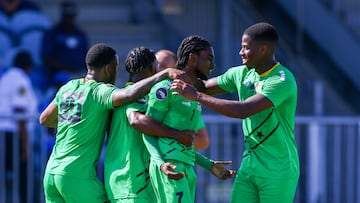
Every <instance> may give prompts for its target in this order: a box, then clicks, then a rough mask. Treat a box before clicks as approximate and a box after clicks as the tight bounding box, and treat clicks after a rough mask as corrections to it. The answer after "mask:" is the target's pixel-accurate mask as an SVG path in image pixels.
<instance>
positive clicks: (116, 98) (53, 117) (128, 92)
mask: <svg viewBox="0 0 360 203" xmlns="http://www.w3.org/2000/svg"><path fill="white" fill-rule="evenodd" d="M166 77H170V78H172V79H176V78H178V79H181V80H184V81H190V79H189V77H188V76H187V74H186V73H185V72H184V71H181V70H177V69H173V68H168V69H165V70H163V71H161V72H159V73H157V74H155V75H153V76H151V77H148V78H146V79H143V80H141V81H139V82H137V83H135V84H134V85H132V86H131V87H129V88H124V89H119V90H117V91H116V92H115V93H114V95H113V98H112V103H113V106H114V107H117V106H122V105H125V104H127V103H129V102H132V101H134V100H136V99H138V98H140V97H143V96H144V95H146V94H147V93H148V92H149V91H150V89H151V87H152V86H153V85H154V84H155V83H157V82H158V81H160V80H162V79H164V78H166ZM57 117H58V109H57V107H56V105H55V104H53V103H51V104H49V105H48V106H47V107H46V109H45V110H44V111H43V112H42V113H41V115H40V118H39V122H40V124H41V125H44V126H47V127H50V128H56V127H57V121H58V120H57Z"/></svg>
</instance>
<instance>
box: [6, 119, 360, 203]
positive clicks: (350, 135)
mask: <svg viewBox="0 0 360 203" xmlns="http://www.w3.org/2000/svg"><path fill="white" fill-rule="evenodd" d="M0 118H1V117H0ZM18 118H19V117H14V119H18ZM28 118H30V119H34V120H35V121H36V123H37V117H28ZM204 119H205V121H206V124H207V130H208V132H209V136H210V147H209V148H208V149H207V150H204V151H200V152H201V153H203V154H204V155H206V156H208V157H210V158H212V159H216V160H232V161H233V163H232V165H231V166H230V167H231V168H233V169H238V167H239V166H240V162H241V157H242V151H243V133H242V126H241V120H240V119H232V118H227V117H223V116H214V115H204ZM0 122H1V121H0ZM295 131H296V139H297V144H298V149H299V155H300V163H301V175H300V181H299V185H298V189H297V193H296V198H295V202H296V203H360V194H359V191H360V136H359V134H360V117H311V116H309V117H308V116H298V117H297V119H296V129H295ZM31 134H32V136H31V137H32V139H31V140H32V142H31V143H30V146H29V147H30V149H31V150H30V152H31V153H30V156H29V161H28V163H27V168H26V171H27V179H28V181H27V184H26V186H27V197H26V198H25V199H26V202H27V203H41V202H44V197H43V191H42V176H43V171H44V167H45V164H46V160H47V153H48V152H47V151H48V149H47V140H48V138H49V137H48V133H47V131H46V129H45V128H43V127H40V126H38V125H37V127H36V128H35V130H34V132H31ZM6 136H7V135H5V134H4V133H2V132H0V203H18V202H20V192H19V190H18V186H19V185H21V184H23V180H22V179H21V178H19V177H20V176H19V175H18V173H19V172H20V164H19V154H17V152H16V149H18V147H19V146H18V138H19V136H18V134H15V135H14V136H12V137H11V139H13V140H14V141H15V142H12V144H13V150H14V153H15V154H14V158H13V162H12V163H13V171H12V172H11V173H9V172H6V167H5V164H6V157H7V156H8V154H6V150H5V144H6V143H5V138H6ZM196 170H197V174H198V185H197V188H198V189H197V201H196V202H198V203H204V202H206V203H225V202H229V197H230V191H231V186H232V181H233V180H226V181H221V180H217V179H216V178H215V177H213V176H212V175H211V173H210V172H208V171H205V170H204V169H202V168H196Z"/></svg>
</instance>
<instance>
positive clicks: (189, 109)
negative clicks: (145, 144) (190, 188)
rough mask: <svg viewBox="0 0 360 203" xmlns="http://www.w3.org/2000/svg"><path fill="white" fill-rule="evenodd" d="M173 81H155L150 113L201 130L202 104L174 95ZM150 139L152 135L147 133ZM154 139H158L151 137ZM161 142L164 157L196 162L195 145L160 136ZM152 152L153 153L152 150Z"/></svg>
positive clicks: (165, 121) (181, 127)
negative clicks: (188, 145)
mask: <svg viewBox="0 0 360 203" xmlns="http://www.w3.org/2000/svg"><path fill="white" fill-rule="evenodd" d="M170 86H171V80H170V79H165V80H162V81H160V82H158V83H157V84H155V85H154V86H153V87H152V88H151V90H150V93H149V102H148V110H147V112H146V114H147V115H149V116H151V117H153V118H154V119H156V120H158V121H160V122H161V123H163V124H164V125H166V126H169V127H171V128H174V129H177V130H199V129H200V128H203V127H204V126H205V124H204V121H203V119H202V117H201V104H200V103H199V102H195V101H190V100H187V99H184V98H183V97H181V96H178V95H173V94H172V92H173V90H170ZM147 137H148V138H149V137H150V136H147ZM150 139H154V138H152V137H150ZM157 144H158V146H159V149H160V153H161V156H162V158H163V159H172V160H178V161H182V162H184V163H186V164H190V165H194V161H195V150H194V146H191V147H186V146H185V145H183V144H181V143H179V142H178V141H176V140H174V139H169V138H163V137H158V138H157ZM150 153H151V154H152V155H153V153H152V151H150Z"/></svg>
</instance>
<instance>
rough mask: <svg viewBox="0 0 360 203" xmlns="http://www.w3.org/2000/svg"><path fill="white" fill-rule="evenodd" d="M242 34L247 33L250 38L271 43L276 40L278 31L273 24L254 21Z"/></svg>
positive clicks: (274, 42)
mask: <svg viewBox="0 0 360 203" xmlns="http://www.w3.org/2000/svg"><path fill="white" fill-rule="evenodd" d="M244 35H248V36H249V37H250V38H251V39H252V40H263V41H267V42H270V43H273V44H276V43H277V41H278V33H277V30H276V28H275V27H274V26H272V25H270V24H269V23H264V22H261V23H256V24H254V25H252V26H250V27H248V28H247V29H246V30H245V32H244Z"/></svg>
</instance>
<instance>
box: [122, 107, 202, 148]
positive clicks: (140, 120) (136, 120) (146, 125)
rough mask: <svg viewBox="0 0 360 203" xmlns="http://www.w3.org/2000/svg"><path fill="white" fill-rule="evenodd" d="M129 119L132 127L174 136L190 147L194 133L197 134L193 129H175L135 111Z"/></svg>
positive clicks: (170, 136) (158, 135)
mask: <svg viewBox="0 0 360 203" xmlns="http://www.w3.org/2000/svg"><path fill="white" fill-rule="evenodd" d="M128 120H129V123H130V125H131V126H132V127H134V128H135V129H136V130H138V131H140V132H143V133H145V134H147V135H151V136H156V137H167V138H172V139H175V140H177V141H179V142H180V143H181V144H183V145H185V146H188V147H189V146H191V145H192V142H193V137H192V135H193V134H195V132H194V131H192V130H182V131H179V130H175V129H172V128H169V127H167V126H165V125H163V124H161V123H160V122H158V121H157V120H155V119H153V118H151V117H150V116H147V115H145V114H143V113H140V112H135V111H134V112H131V113H130V115H129V116H128Z"/></svg>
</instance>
